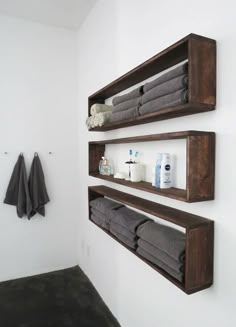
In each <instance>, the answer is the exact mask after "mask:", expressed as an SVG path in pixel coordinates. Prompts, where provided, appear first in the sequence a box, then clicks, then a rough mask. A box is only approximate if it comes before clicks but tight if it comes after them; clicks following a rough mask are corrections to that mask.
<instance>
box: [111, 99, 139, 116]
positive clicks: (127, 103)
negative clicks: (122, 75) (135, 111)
mask: <svg viewBox="0 0 236 327" xmlns="http://www.w3.org/2000/svg"><path fill="white" fill-rule="evenodd" d="M140 103H141V97H139V98H136V99H131V100H128V101H125V102H121V103H120V104H118V105H116V106H114V107H112V113H117V112H120V111H123V110H127V109H131V108H134V107H138V106H139V105H140Z"/></svg>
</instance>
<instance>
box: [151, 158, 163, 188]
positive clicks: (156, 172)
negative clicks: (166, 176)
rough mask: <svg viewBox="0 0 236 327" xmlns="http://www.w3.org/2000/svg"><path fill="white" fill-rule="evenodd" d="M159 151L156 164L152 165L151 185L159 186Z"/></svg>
mask: <svg viewBox="0 0 236 327" xmlns="http://www.w3.org/2000/svg"><path fill="white" fill-rule="evenodd" d="M161 158H162V155H161V153H157V157H156V164H155V166H154V167H153V168H154V169H153V176H152V186H155V187H157V188H159V187H160V170H161Z"/></svg>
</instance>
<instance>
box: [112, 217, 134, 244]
mask: <svg viewBox="0 0 236 327" xmlns="http://www.w3.org/2000/svg"><path fill="white" fill-rule="evenodd" d="M110 228H111V229H112V230H115V231H116V232H117V233H119V234H122V235H123V236H125V237H126V238H128V239H129V240H130V241H132V242H133V241H137V238H138V237H137V235H136V234H135V233H132V232H130V231H129V230H128V229H127V228H124V227H123V226H121V225H119V224H116V223H115V222H114V221H111V223H110Z"/></svg>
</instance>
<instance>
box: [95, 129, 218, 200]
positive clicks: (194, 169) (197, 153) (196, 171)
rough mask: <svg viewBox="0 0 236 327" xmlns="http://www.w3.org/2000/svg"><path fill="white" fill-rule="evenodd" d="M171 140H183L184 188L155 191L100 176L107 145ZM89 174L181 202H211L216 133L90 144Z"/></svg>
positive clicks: (143, 183)
mask: <svg viewBox="0 0 236 327" xmlns="http://www.w3.org/2000/svg"><path fill="white" fill-rule="evenodd" d="M172 139H186V189H178V188H170V189H157V188H155V187H153V186H152V185H151V183H148V182H144V181H142V182H136V183H134V182H130V181H126V180H122V179H116V178H114V177H113V176H104V175H100V174H99V171H98V167H99V160H100V159H101V157H102V156H103V155H104V153H105V145H106V144H122V143H136V142H150V141H161V140H172ZM89 175H90V176H93V177H96V178H100V179H103V180H106V181H109V182H113V183H117V184H121V185H125V186H128V187H132V188H135V189H139V190H142V191H147V192H151V193H154V194H158V195H162V196H166V197H170V198H173V199H176V200H180V201H185V202H198V201H207V200H213V199H214V179H215V133H213V132H202V131H183V132H174V133H163V134H153V135H145V136H135V137H128V138H120V139H112V140H104V141H93V142H89Z"/></svg>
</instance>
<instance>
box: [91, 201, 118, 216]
mask: <svg viewBox="0 0 236 327" xmlns="http://www.w3.org/2000/svg"><path fill="white" fill-rule="evenodd" d="M90 205H91V207H92V208H93V209H97V210H98V211H100V212H102V213H104V214H108V212H109V211H110V210H112V209H117V208H120V207H123V204H120V203H118V202H115V201H112V200H109V199H106V198H103V197H100V198H97V199H95V200H92V201H90Z"/></svg>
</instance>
